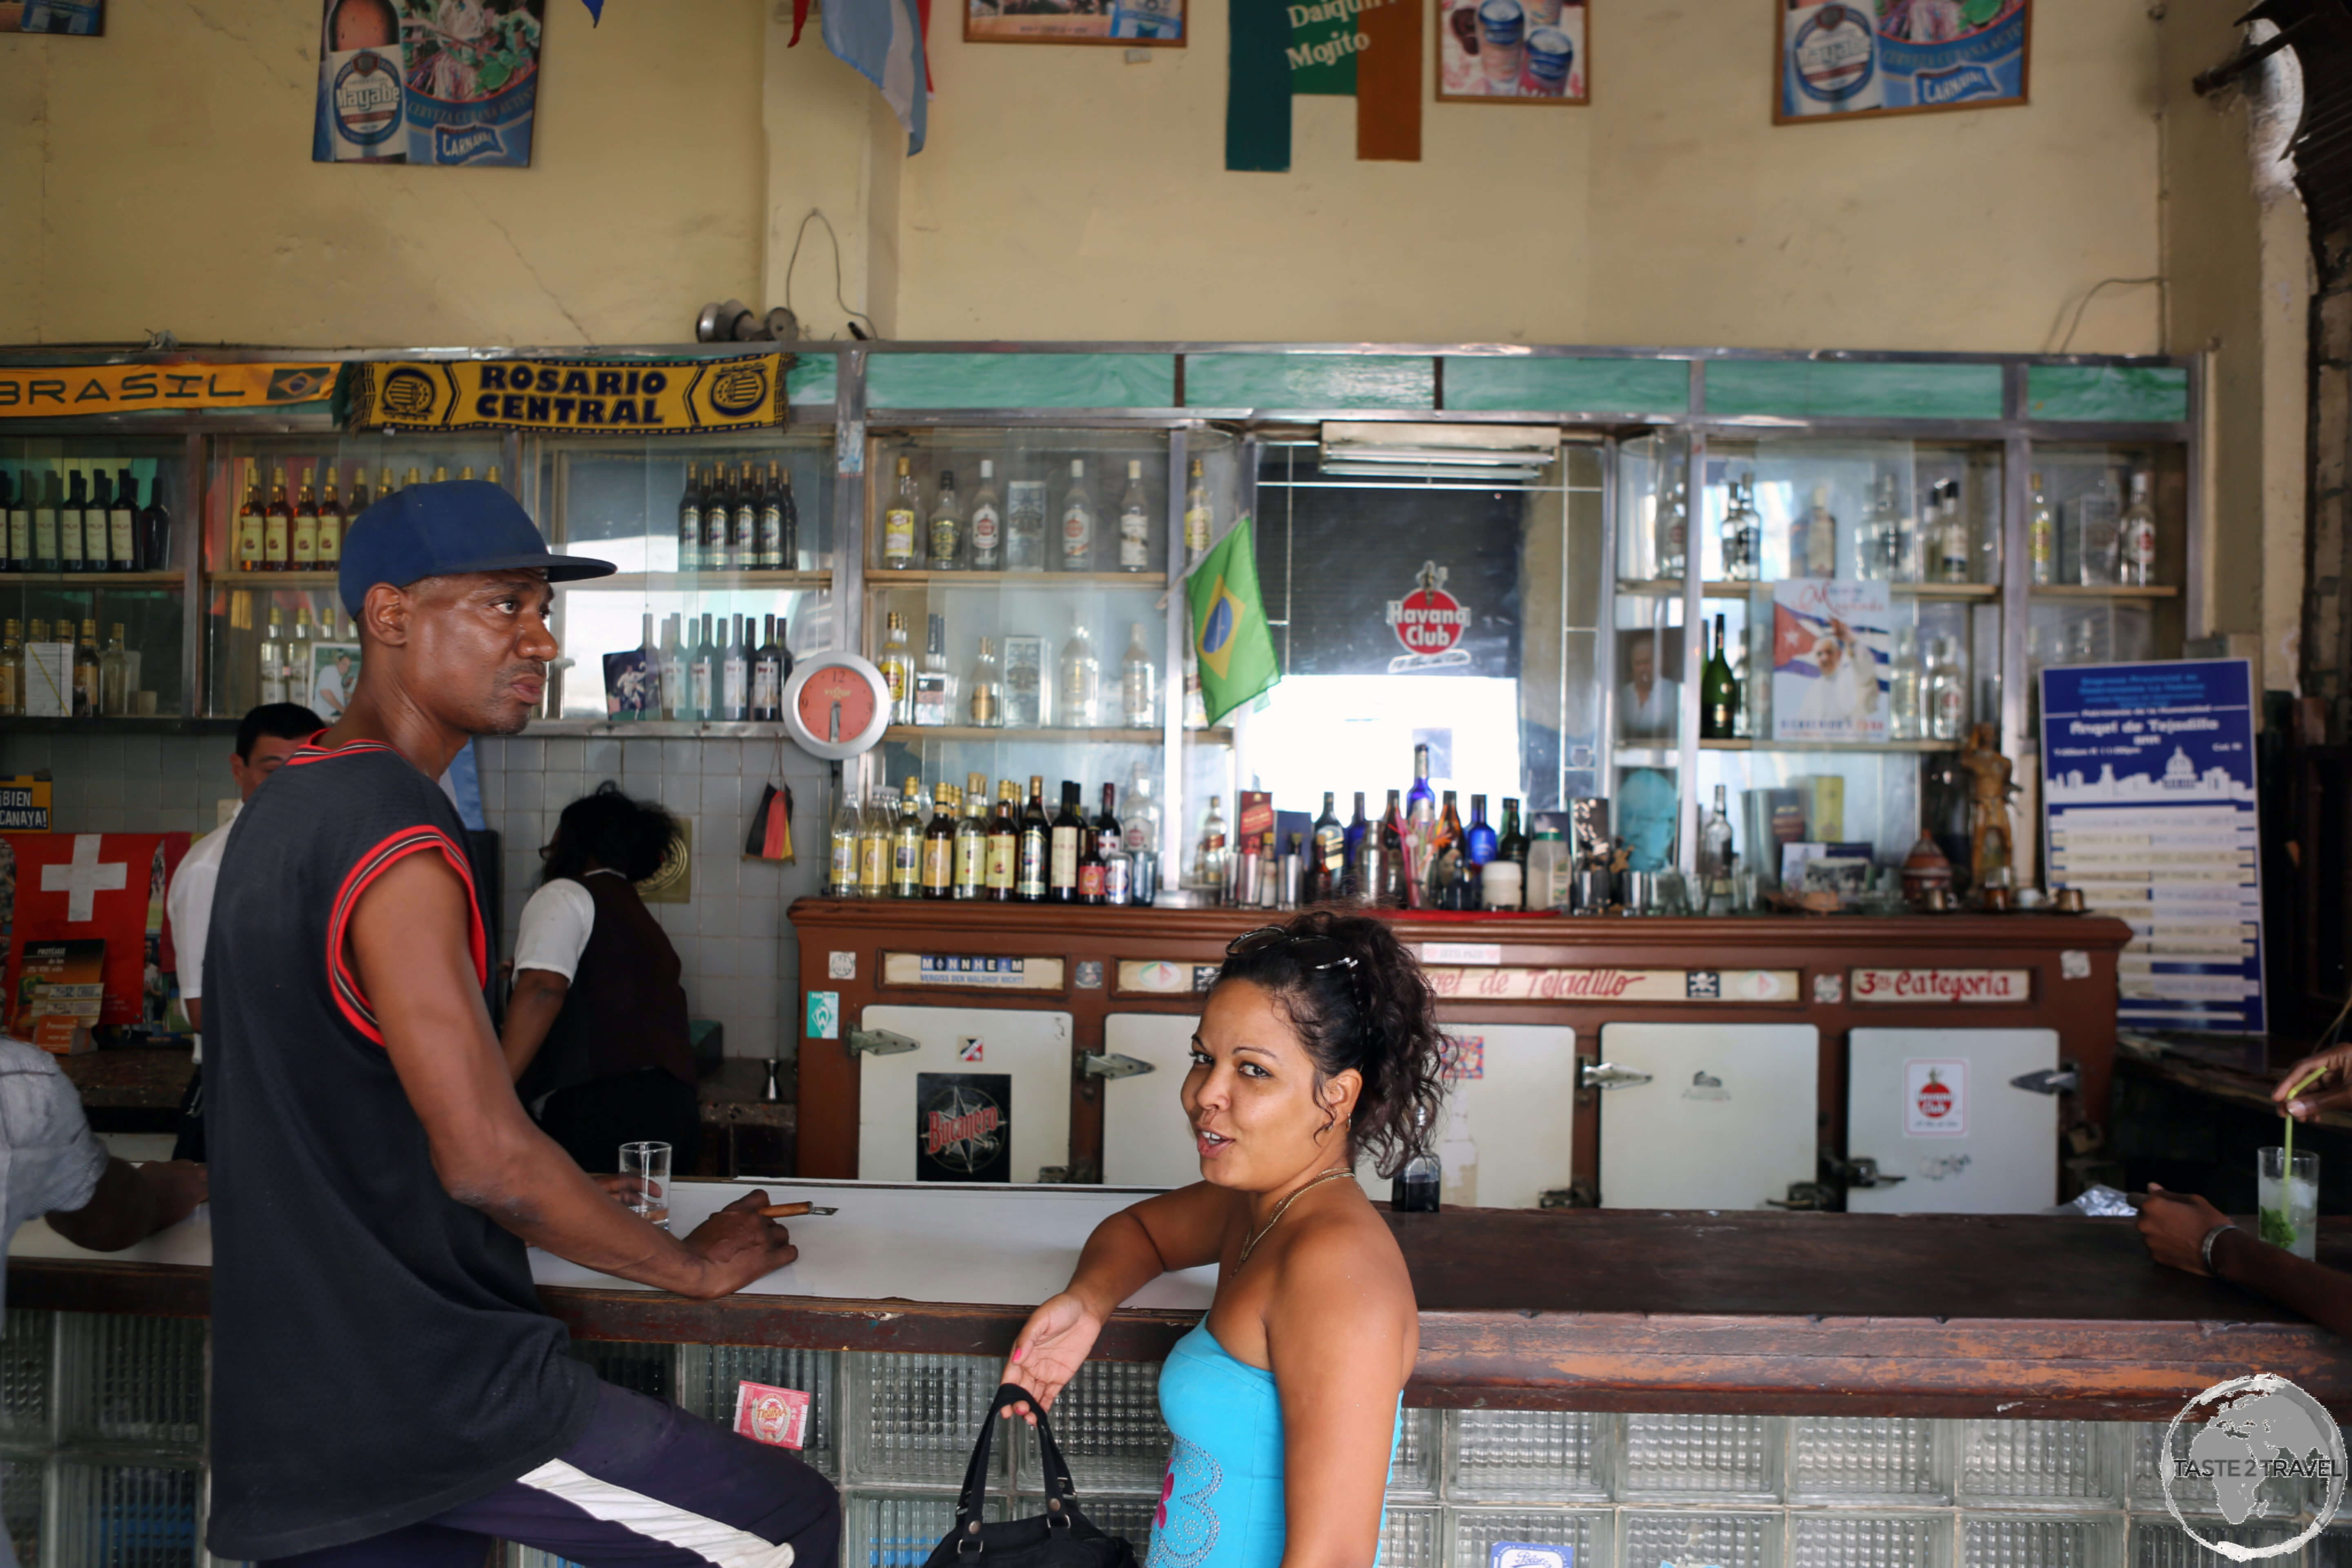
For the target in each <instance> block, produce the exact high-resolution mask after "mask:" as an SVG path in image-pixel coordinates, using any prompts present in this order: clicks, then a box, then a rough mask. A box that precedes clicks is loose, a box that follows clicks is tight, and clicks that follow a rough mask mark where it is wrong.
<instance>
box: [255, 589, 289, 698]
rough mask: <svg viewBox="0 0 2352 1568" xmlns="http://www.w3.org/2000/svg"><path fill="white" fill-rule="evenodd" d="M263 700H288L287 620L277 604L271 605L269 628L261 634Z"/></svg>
mask: <svg viewBox="0 0 2352 1568" xmlns="http://www.w3.org/2000/svg"><path fill="white" fill-rule="evenodd" d="M261 700H262V701H263V703H265V704H268V703H271V702H283V701H285V700H286V622H285V620H284V618H283V617H282V616H280V615H279V614H278V606H277V605H271V606H270V607H269V629H268V630H267V631H265V632H264V633H262V634H261Z"/></svg>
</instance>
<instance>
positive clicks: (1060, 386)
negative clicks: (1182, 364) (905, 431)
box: [866, 353, 1176, 408]
mask: <svg viewBox="0 0 2352 1568" xmlns="http://www.w3.org/2000/svg"><path fill="white" fill-rule="evenodd" d="M1175 404H1176V359H1175V356H1174V355H1172V354H1144V353H1104V354H1082V353H1081V354H1055V353H996V354H921V353H915V354H868V355H866V406H867V407H868V408H1172V407H1174V406H1175Z"/></svg>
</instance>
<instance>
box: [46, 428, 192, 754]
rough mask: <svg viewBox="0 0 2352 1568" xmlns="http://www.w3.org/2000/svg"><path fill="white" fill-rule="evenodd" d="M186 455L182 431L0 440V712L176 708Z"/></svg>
mask: <svg viewBox="0 0 2352 1568" xmlns="http://www.w3.org/2000/svg"><path fill="white" fill-rule="evenodd" d="M186 453H187V446H186V443H185V442H184V440H182V439H180V438H178V437H117V436H94V437H34V438H30V439H17V438H10V439H5V440H0V715H6V716H12V717H13V716H32V717H44V718H79V719H89V720H91V721H93V722H96V721H104V720H107V719H116V718H145V717H153V716H156V715H176V714H178V713H179V712H180V711H181V707H182V701H183V695H182V694H183V681H182V670H183V668H184V658H185V650H184V627H185V623H186V615H187V605H186V598H187V593H186V586H187V573H186V563H184V561H179V560H175V559H174V557H173V540H172V520H173V518H174V517H175V516H179V515H183V514H184V510H185V507H186V497H185V496H184V494H183V490H184V476H185V472H186Z"/></svg>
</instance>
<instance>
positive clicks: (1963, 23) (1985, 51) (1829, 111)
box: [1771, 0, 2033, 125]
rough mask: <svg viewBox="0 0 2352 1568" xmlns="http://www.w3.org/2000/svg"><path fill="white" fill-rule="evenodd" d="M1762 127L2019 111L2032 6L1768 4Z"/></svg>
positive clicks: (1970, 2) (1910, 1) (1921, 0)
mask: <svg viewBox="0 0 2352 1568" xmlns="http://www.w3.org/2000/svg"><path fill="white" fill-rule="evenodd" d="M1771 5H1772V8H1773V15H1774V17H1775V21H1776V26H1775V32H1774V37H1773V57H1774V58H1775V60H1776V61H1777V63H1778V68H1779V71H1780V85H1779V86H1778V87H1777V88H1776V89H1774V95H1773V100H1772V122H1773V123H1774V124H1776V125H1801V124H1808V123H1811V122H1813V121H1822V120H1834V119H1851V118H1852V117H1853V116H1855V115H1869V114H1918V113H1925V112H1927V111H1928V110H1939V109H1990V108H1993V107H1995V106H1998V105H2003V104H2018V103H2023V102H2024V101H2025V85H2026V63H2027V60H2028V58H2029V48H2030V46H2031V43H2032V11H2033V0H1863V3H1857V4H1848V3H1846V0H1829V3H1828V4H1825V5H1824V4H1816V3H1814V0H1771Z"/></svg>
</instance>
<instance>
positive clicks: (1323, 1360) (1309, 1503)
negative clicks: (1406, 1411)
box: [1265, 1225, 1417, 1568]
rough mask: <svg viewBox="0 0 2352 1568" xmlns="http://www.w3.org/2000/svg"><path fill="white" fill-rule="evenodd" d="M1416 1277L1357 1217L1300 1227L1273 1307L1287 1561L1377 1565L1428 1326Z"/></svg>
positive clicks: (1328, 1567) (1269, 1315)
mask: <svg viewBox="0 0 2352 1568" xmlns="http://www.w3.org/2000/svg"><path fill="white" fill-rule="evenodd" d="M1415 1327H1416V1319H1415V1310H1414V1306H1413V1300H1412V1281H1411V1280H1410V1279H1408V1278H1406V1277H1405V1275H1404V1270H1403V1267H1402V1260H1400V1259H1398V1258H1394V1257H1393V1256H1392V1255H1391V1256H1387V1257H1382V1256H1381V1255H1380V1254H1378V1253H1377V1252H1375V1251H1374V1250H1373V1249H1372V1248H1371V1247H1368V1246H1367V1245H1366V1244H1365V1239H1364V1235H1363V1232H1362V1231H1361V1230H1360V1229H1359V1228H1357V1227H1355V1226H1336V1225H1335V1226H1327V1227H1318V1229H1316V1230H1315V1231H1314V1232H1313V1233H1312V1234H1308V1235H1303V1236H1300V1237H1297V1238H1295V1239H1294V1241H1293V1242H1292V1244H1291V1246H1290V1247H1289V1248H1288V1249H1287V1250H1286V1252H1285V1253H1284V1255H1283V1258H1282V1276H1281V1279H1279V1280H1278V1281H1277V1282H1276V1287H1275V1291H1274V1300H1273V1302H1272V1304H1271V1305H1270V1306H1269V1308H1268V1309H1267V1311H1266V1316H1265V1344H1266V1353H1267V1357H1268V1359H1269V1360H1271V1361H1272V1362H1273V1363H1274V1384H1275V1389H1276V1393H1277V1394H1278V1395H1279V1396H1280V1398H1281V1400H1282V1432H1283V1499H1284V1504H1285V1510H1286V1512H1285V1517H1286V1520H1287V1521H1288V1531H1287V1533H1286V1536H1285V1539H1284V1542H1283V1549H1282V1568H1371V1564H1372V1558H1373V1556H1374V1554H1375V1553H1376V1552H1378V1551H1379V1550H1380V1539H1381V1496H1382V1494H1383V1493H1384V1491H1385V1490H1386V1489H1387V1486H1388V1474H1389V1455H1390V1451H1391V1443H1392V1442H1393V1440H1394V1438H1395V1436H1396V1417H1397V1396H1398V1394H1401V1393H1402V1392H1403V1389H1404V1376H1405V1372H1406V1369H1407V1368H1408V1367H1410V1366H1411V1364H1412V1344H1413V1343H1414V1341H1415V1339H1416V1338H1417V1335H1416V1334H1415V1332H1414V1331H1415Z"/></svg>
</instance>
